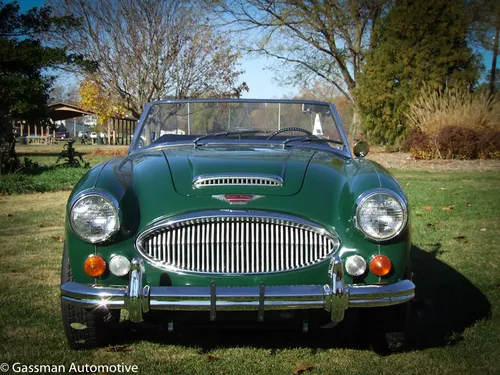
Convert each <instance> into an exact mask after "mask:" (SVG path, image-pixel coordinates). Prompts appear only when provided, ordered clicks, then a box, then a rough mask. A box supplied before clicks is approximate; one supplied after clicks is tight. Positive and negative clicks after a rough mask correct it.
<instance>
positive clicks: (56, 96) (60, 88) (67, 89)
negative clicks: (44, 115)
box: [48, 82, 80, 106]
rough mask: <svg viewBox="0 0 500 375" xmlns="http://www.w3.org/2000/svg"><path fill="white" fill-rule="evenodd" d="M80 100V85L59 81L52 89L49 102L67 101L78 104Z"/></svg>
mask: <svg viewBox="0 0 500 375" xmlns="http://www.w3.org/2000/svg"><path fill="white" fill-rule="evenodd" d="M79 101H80V95H79V94H78V86H76V84H72V83H70V84H69V85H68V84H64V83H62V82H58V83H56V84H55V85H54V87H52V90H51V91H50V96H49V100H48V103H49V104H53V103H67V104H72V105H76V106H77V105H78V102H79Z"/></svg>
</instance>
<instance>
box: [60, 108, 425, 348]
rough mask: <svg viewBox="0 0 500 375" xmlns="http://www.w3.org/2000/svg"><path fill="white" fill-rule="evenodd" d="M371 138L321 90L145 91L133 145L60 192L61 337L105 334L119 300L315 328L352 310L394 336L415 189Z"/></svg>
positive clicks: (214, 317)
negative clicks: (156, 94)
mask: <svg viewBox="0 0 500 375" xmlns="http://www.w3.org/2000/svg"><path fill="white" fill-rule="evenodd" d="M235 129H236V130H235ZM313 131H314V134H313ZM367 152H368V147H367V144H366V143H365V142H359V143H357V144H356V145H355V146H354V148H353V149H351V148H350V146H349V142H348V140H347V136H346V133H345V131H344V128H343V127H342V124H341V122H340V119H339V116H338V114H337V111H336V109H335V107H334V106H333V105H331V104H328V103H323V102H316V101H299V100H243V99H238V100H237V99H232V100H230V99H227V100H217V99H213V100H201V99H200V100H172V101H168V100H167V101H157V102H153V103H150V104H148V105H147V106H146V107H145V109H144V113H143V114H142V117H141V120H140V121H139V124H138V126H137V129H136V131H135V134H134V137H133V142H132V144H131V145H130V148H129V151H128V154H127V155H126V156H125V157H123V158H115V159H111V160H110V161H108V162H106V163H103V164H99V165H98V166H96V167H94V168H93V169H91V170H90V171H89V172H88V173H87V175H85V176H84V177H83V178H82V179H81V180H80V182H79V183H78V184H77V185H76V186H75V188H74V190H73V192H72V193H71V195H70V197H69V201H68V205H67V215H66V232H65V244H64V249H63V257H62V277H61V280H62V281H61V302H62V314H63V321H64V327H65V332H66V337H67V339H68V342H69V345H70V346H71V347H72V348H75V349H79V348H92V347H96V346H98V345H101V344H102V342H103V339H104V338H105V336H106V334H107V333H108V331H109V327H110V326H111V325H112V324H114V323H117V322H118V321H119V320H120V318H119V317H120V310H122V309H124V310H127V311H128V314H123V315H122V316H125V315H127V316H128V318H129V319H130V321H131V322H133V323H139V322H142V321H149V322H153V323H163V322H165V323H166V324H167V325H168V328H169V331H170V330H174V329H176V327H177V325H181V326H182V325H183V324H188V325H189V324H194V323H197V322H212V323H213V322H220V323H221V324H225V323H226V321H227V320H240V321H241V322H245V321H255V322H259V323H260V324H274V323H276V322H279V323H280V324H281V323H287V324H289V325H290V326H296V327H297V328H298V329H300V330H303V331H308V330H309V329H316V328H332V327H335V325H336V324H337V323H339V322H340V321H342V320H343V319H344V313H345V311H346V310H348V309H349V310H352V311H353V313H358V314H359V320H357V321H359V324H361V330H362V331H364V332H367V333H368V334H367V337H369V339H370V340H371V341H370V342H371V344H372V346H373V347H375V346H378V347H379V350H384V351H398V350H401V349H402V348H404V344H405V340H406V324H407V319H408V314H409V301H410V300H411V299H412V298H413V296H414V288H415V285H414V284H413V282H412V281H411V275H412V273H411V268H410V256H409V255H410V247H411V241H410V225H409V219H408V218H409V212H408V202H407V199H406V196H405V193H404V191H403V190H402V188H401V186H400V185H399V183H398V182H397V181H396V180H395V179H394V177H392V176H391V174H390V173H389V172H388V171H387V170H385V169H384V168H383V167H382V166H380V165H379V164H377V163H374V162H371V161H370V160H367V159H365V158H364V157H365V156H366V154H367ZM336 334H338V333H336V332H335V331H333V332H332V331H325V333H324V335H333V336H334V335H336ZM262 340H263V341H264V340H265V337H264V336H263V338H262ZM380 348H382V349H380Z"/></svg>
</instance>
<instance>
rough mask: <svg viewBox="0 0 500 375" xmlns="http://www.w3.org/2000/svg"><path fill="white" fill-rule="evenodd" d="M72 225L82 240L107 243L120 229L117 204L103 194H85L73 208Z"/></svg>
mask: <svg viewBox="0 0 500 375" xmlns="http://www.w3.org/2000/svg"><path fill="white" fill-rule="evenodd" d="M70 223H71V228H72V229H73V231H74V232H75V233H76V234H77V235H78V236H79V237H80V238H81V239H83V240H85V241H88V242H91V243H96V242H102V241H105V240H106V239H108V238H109V237H111V235H113V234H114V233H115V232H116V231H117V230H118V229H119V228H120V219H119V217H118V207H117V204H116V203H115V202H114V201H113V200H112V199H110V198H108V197H106V196H105V195H104V194H101V193H89V194H85V195H83V196H82V197H80V198H78V199H77V200H76V202H75V203H74V204H73V206H72V207H71V211H70Z"/></svg>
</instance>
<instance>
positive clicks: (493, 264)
mask: <svg viewBox="0 0 500 375" xmlns="http://www.w3.org/2000/svg"><path fill="white" fill-rule="evenodd" d="M489 265H490V266H491V267H493V268H497V267H498V266H497V265H496V264H495V263H491V262H490V263H489Z"/></svg>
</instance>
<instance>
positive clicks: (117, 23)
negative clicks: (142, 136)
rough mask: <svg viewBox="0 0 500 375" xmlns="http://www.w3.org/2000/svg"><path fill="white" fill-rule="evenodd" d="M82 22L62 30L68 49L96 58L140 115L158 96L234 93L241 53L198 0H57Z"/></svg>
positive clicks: (106, 85)
mask: <svg viewBox="0 0 500 375" xmlns="http://www.w3.org/2000/svg"><path fill="white" fill-rule="evenodd" d="M52 5H53V9H55V11H56V12H57V14H61V15H63V14H72V15H73V16H75V17H76V18H78V19H80V21H81V24H80V26H78V27H76V28H75V29H73V30H72V32H70V33H65V34H61V35H60V41H61V42H63V43H64V45H65V46H66V47H67V48H68V49H69V50H71V51H73V52H75V53H78V54H81V55H83V56H84V57H85V58H87V59H91V60H94V61H96V62H97V63H98V68H97V69H98V71H97V73H98V76H99V77H100V80H99V84H100V85H102V86H103V87H102V88H103V89H104V90H105V91H109V92H114V93H116V94H118V95H119V96H120V97H121V98H122V99H123V102H124V105H125V107H126V108H127V109H128V110H129V111H131V113H132V114H133V115H134V116H136V117H138V116H139V115H140V113H141V111H142V108H143V107H144V105H145V104H146V103H147V102H148V101H151V100H153V99H162V98H169V97H170V98H186V97H200V96H235V95H239V93H240V92H241V90H244V89H247V87H246V85H245V84H244V83H243V84H239V83H238V78H239V76H240V74H241V73H242V71H241V70H239V59H240V55H239V53H237V52H235V50H233V48H232V47H231V46H230V43H228V40H227V39H226V38H225V37H224V36H223V35H221V34H219V33H216V31H215V29H214V27H213V26H211V25H210V24H208V23H207V22H206V20H205V19H204V18H203V12H200V11H199V9H196V4H195V3H194V2H186V1H183V0H140V1H139V0H52Z"/></svg>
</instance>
